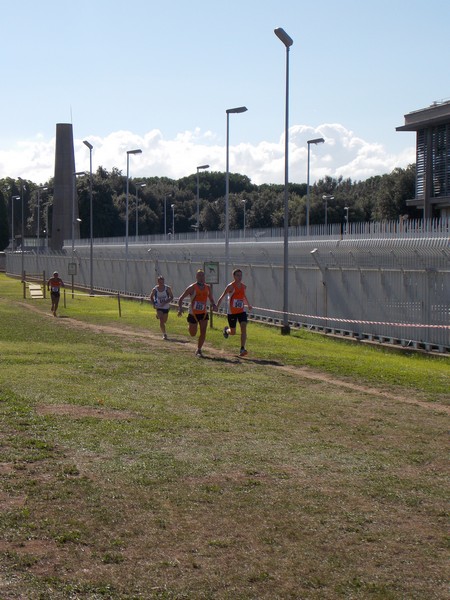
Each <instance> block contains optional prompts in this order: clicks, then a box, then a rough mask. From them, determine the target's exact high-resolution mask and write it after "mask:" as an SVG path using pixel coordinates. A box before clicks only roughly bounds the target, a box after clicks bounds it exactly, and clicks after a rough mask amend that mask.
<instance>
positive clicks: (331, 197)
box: [322, 194, 334, 235]
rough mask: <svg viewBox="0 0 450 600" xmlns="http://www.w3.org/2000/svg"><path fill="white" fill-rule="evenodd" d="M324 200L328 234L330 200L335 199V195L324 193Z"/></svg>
mask: <svg viewBox="0 0 450 600" xmlns="http://www.w3.org/2000/svg"><path fill="white" fill-rule="evenodd" d="M322 200H325V235H326V234H327V226H328V200H334V196H332V195H331V194H324V195H323V196H322Z"/></svg>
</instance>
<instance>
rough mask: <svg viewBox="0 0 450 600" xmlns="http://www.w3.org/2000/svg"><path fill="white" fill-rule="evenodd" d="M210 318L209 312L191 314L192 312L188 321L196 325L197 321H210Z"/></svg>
mask: <svg viewBox="0 0 450 600" xmlns="http://www.w3.org/2000/svg"><path fill="white" fill-rule="evenodd" d="M208 320H209V315H208V313H206V312H205V313H199V314H197V315H195V317H194V315H191V314H190V313H189V314H188V316H187V322H188V323H192V325H195V324H196V323H198V322H199V321H208Z"/></svg>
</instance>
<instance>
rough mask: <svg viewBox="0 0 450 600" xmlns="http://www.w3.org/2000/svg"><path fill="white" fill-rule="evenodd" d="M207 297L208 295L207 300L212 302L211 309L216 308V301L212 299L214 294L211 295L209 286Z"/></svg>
mask: <svg viewBox="0 0 450 600" xmlns="http://www.w3.org/2000/svg"><path fill="white" fill-rule="evenodd" d="M208 297H209V301H210V302H211V304H212V309H213V310H217V304H216V301H215V300H214V296H213V295H212V291H211V288H209V292H208Z"/></svg>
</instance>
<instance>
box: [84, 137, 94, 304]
mask: <svg viewBox="0 0 450 600" xmlns="http://www.w3.org/2000/svg"><path fill="white" fill-rule="evenodd" d="M83 144H84V145H85V146H87V148H89V238H90V239H89V267H90V268H89V294H90V295H91V296H92V295H93V293H94V212H93V205H92V149H93V148H94V146H93V145H92V144H90V143H89V142H88V141H87V140H84V142H83Z"/></svg>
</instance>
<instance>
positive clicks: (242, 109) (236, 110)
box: [226, 106, 248, 115]
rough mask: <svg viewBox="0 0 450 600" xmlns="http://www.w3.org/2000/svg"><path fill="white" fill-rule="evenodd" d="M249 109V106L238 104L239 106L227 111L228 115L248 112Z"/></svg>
mask: <svg viewBox="0 0 450 600" xmlns="http://www.w3.org/2000/svg"><path fill="white" fill-rule="evenodd" d="M247 110H248V108H247V107H246V106H238V107H237V108H227V110H226V112H227V115H229V114H230V113H231V114H236V113H243V112H246V111H247Z"/></svg>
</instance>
